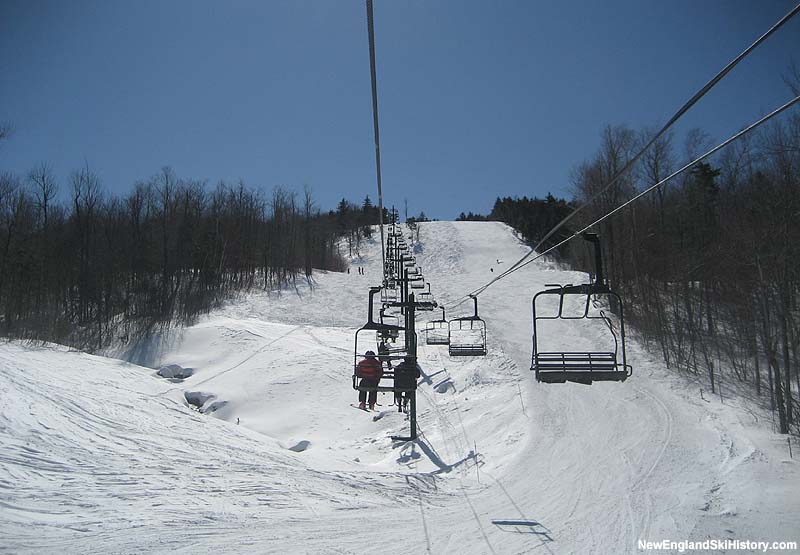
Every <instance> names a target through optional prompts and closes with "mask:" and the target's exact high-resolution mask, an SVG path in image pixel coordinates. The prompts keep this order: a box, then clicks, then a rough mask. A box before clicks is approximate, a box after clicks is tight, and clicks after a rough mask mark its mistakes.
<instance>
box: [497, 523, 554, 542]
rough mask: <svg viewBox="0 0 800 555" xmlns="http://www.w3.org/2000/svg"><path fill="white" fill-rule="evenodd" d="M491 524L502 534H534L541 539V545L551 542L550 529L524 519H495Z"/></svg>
mask: <svg viewBox="0 0 800 555" xmlns="http://www.w3.org/2000/svg"><path fill="white" fill-rule="evenodd" d="M492 524H494V525H495V526H497V528H499V529H500V530H502V531H503V532H510V533H512V534H535V535H537V536H541V537H542V543H544V542H551V541H553V538H552V537H551V536H550V533H551V532H550V529H549V528H547V526H545V525H544V524H542V523H541V522H536V521H535V520H526V519H509V520H505V519H497V520H492Z"/></svg>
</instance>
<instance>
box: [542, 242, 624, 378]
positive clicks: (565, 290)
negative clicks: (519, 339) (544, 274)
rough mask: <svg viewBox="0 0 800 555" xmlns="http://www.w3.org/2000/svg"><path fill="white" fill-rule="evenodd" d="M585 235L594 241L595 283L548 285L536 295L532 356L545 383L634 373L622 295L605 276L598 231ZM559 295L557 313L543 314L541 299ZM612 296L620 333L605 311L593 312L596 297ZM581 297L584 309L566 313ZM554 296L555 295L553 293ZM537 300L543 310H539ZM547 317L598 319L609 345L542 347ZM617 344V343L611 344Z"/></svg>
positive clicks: (586, 320)
mask: <svg viewBox="0 0 800 555" xmlns="http://www.w3.org/2000/svg"><path fill="white" fill-rule="evenodd" d="M584 239H586V240H587V241H590V242H592V243H594V247H595V267H596V278H595V281H594V283H589V284H583V285H564V286H562V285H546V287H548V288H549V289H545V290H544V291H540V292H539V293H537V294H536V295H534V297H533V300H532V302H531V304H532V310H533V355H532V357H531V370H533V371H534V372H535V373H536V380H537V381H539V382H544V383H565V382H573V383H581V384H587V385H589V384H591V383H592V382H597V381H619V382H621V381H625V380H626V379H627V378H628V377H630V375H631V373H632V368H631V366H630V365H629V364H628V363H627V358H626V354H625V320H624V316H623V310H622V299H620V297H619V295H618V294H617V293H615V292H614V291H612V290H611V289H610V288H609V287H608V284H607V283H606V282H605V279H604V277H603V266H602V255H601V251H600V242H599V239H598V238H597V235H596V234H594V233H585V234H584ZM553 295H555V296H557V300H558V305H557V310H556V311H555V313H549V314H546V315H545V314H542V313H541V303H542V302H543V301H544V300H547V298H548V296H553ZM603 296H605V297H606V298H607V300H608V303H609V306H613V307H615V308H616V309H617V310H618V312H619V335H618V334H617V332H616V331H615V330H614V325H613V322H612V320H611V318H609V317H608V316H607V315H606V314H605V312H604V311H602V310H600V311H598V313H597V314H593V313H590V308H591V300H592V297H603ZM576 297H577V298H581V297H582V298H581V301H583V302H582V304H581V305H580V306H581V310H579V311H578V312H577V313H573V314H571V315H570V314H567V313H565V301H566V304H567V305H571V304H573V303H571V302H570V299H571V298H576ZM551 299H552V297H551ZM537 304H539V306H540V311H539V312H538V313H537ZM545 320H551V321H553V320H564V321H572V322H573V323H575V322H576V321H584V322H587V323H589V324H592V323H596V324H597V327H598V328H601V329H605V330H606V335H607V340H608V341H607V345H606V348H604V349H598V350H591V351H589V350H583V351H569V350H547V351H545V350H542V340H543V339H547V338H543V337H542V331H541V324H542V323H543V322H544V321H545ZM612 344H613V347H611V345H612Z"/></svg>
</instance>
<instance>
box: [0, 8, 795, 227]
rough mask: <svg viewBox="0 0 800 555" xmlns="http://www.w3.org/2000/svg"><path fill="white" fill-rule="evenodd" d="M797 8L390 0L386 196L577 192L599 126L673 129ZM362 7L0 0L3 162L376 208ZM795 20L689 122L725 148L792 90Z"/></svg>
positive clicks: (116, 187)
mask: <svg viewBox="0 0 800 555" xmlns="http://www.w3.org/2000/svg"><path fill="white" fill-rule="evenodd" d="M793 5H794V2H793V1H782V0H763V1H760V0H725V1H711V0H705V1H696V0H692V1H686V0H679V1H675V0H670V1H667V2H664V1H643V0H619V1H618V0H614V1H599V0H597V1H588V2H571V3H567V2H544V1H538V0H537V1H534V0H529V1H510V0H504V1H502V2H497V1H489V0H486V1H482V2H476V1H465V2H462V1H444V0H442V1H427V0H426V1H422V0H415V1H408V2H401V1H396V0H376V5H375V29H376V43H377V44H376V51H377V62H378V80H379V83H378V87H379V95H380V98H379V102H380V118H381V139H382V158H383V178H384V187H385V195H386V199H387V204H391V203H392V202H394V203H396V204H397V205H402V202H403V199H404V198H408V199H409V212H412V213H414V214H416V213H418V212H419V211H420V210H424V211H425V212H426V213H427V214H428V215H429V216H432V217H437V218H440V219H451V218H454V217H455V216H457V215H458V213H459V212H461V211H470V210H471V211H477V212H484V213H486V212H488V211H489V210H490V209H491V206H492V204H493V201H494V199H495V197H497V196H505V195H511V196H515V195H519V196H522V195H528V196H534V195H538V196H543V195H545V194H546V193H547V192H548V191H552V192H553V193H554V194H560V195H564V196H567V195H568V194H569V188H570V187H569V175H570V172H571V170H572V168H573V167H574V166H575V165H576V164H577V163H578V162H580V161H582V160H584V159H586V158H588V157H590V156H592V154H593V153H594V152H595V150H596V149H597V146H598V144H599V133H600V130H601V128H602V127H603V126H604V125H605V124H608V123H622V124H627V125H630V126H632V127H640V126H643V125H653V124H656V123H658V122H663V121H665V120H666V118H668V117H669V116H670V115H671V114H672V112H674V110H675V109H676V108H677V106H679V105H680V104H681V103H683V102H684V101H685V100H686V99H687V98H688V97H689V96H690V95H691V94H693V93H694V92H695V91H696V90H697V89H698V88H699V87H700V86H701V85H702V84H704V83H705V81H707V80H708V79H709V78H710V77H711V76H712V75H713V74H714V73H715V72H716V71H718V70H719V69H720V68H721V67H722V66H723V65H724V64H726V63H727V62H728V61H730V60H731V59H732V58H733V57H734V56H735V55H736V54H738V53H739V52H740V51H741V50H742V49H743V48H744V47H746V46H747V45H749V44H750V43H751V42H752V41H753V40H755V38H757V37H758V36H759V35H761V34H762V33H763V32H764V31H766V29H768V28H769V27H770V26H771V25H772V24H773V23H774V22H775V21H777V20H778V19H779V18H780V17H781V16H783V15H784V14H785V13H786V12H788V11H789V10H790V9H791V7H792V6H793ZM366 27H367V26H366V16H365V6H364V2H363V1H362V0H357V1H356V0H353V1H351V0H341V1H333V0H319V1H280V2H279V1H271V0H258V1H247V2H246V1H241V0H236V1H231V2H222V1H219V2H209V1H205V0H194V1H177V0H170V1H150V0H135V1H134V0H128V1H125V2H121V1H100V0H97V1H91V2H90V1H84V0H74V1H60V0H58V1H57V0H53V1H49V2H42V1H36V0H23V1H15V0H0V121H8V122H11V123H12V124H13V126H14V134H13V136H12V137H11V139H10V141H8V142H7V143H5V144H4V145H3V146H2V147H0V171H12V172H15V173H20V174H22V173H26V172H27V170H28V169H29V168H30V167H31V166H32V165H33V164H35V163H36V162H39V161H46V162H49V163H50V164H52V166H53V169H54V171H55V174H56V176H57V178H58V181H59V183H60V185H61V187H62V188H63V189H66V188H67V177H68V175H69V173H70V172H71V171H72V170H74V169H76V168H77V167H79V166H81V165H82V164H83V163H84V161H86V162H88V164H89V165H90V167H92V168H93V169H94V170H95V171H97V172H98V174H99V175H100V177H101V179H102V181H103V184H104V186H105V187H106V188H107V189H108V190H110V191H113V192H119V193H124V192H127V191H129V190H130V188H131V187H132V185H133V183H134V182H136V181H137V180H144V179H147V178H149V177H150V176H152V175H154V174H155V173H156V172H158V170H159V168H161V167H162V166H164V165H169V166H172V167H173V168H174V169H175V170H176V172H177V173H178V174H179V175H180V176H184V177H192V178H201V179H206V180H208V182H209V183H210V184H214V183H215V182H216V181H218V180H220V179H225V180H238V179H239V178H241V179H244V180H245V182H247V183H248V184H251V185H254V186H261V187H263V188H264V189H266V190H271V189H272V187H273V186H275V185H284V186H287V187H289V188H293V189H296V190H298V191H301V190H302V188H303V186H305V185H308V186H309V187H311V188H312V190H313V192H314V195H315V197H316V198H317V200H318V202H319V204H320V206H321V207H323V208H326V209H327V208H332V207H334V206H335V204H336V202H337V200H338V199H340V198H342V197H347V198H348V199H352V200H358V201H360V200H361V199H363V198H364V196H366V195H367V194H369V195H370V197H371V198H372V199H373V200H374V199H375V198H376V193H375V175H374V173H375V170H374V151H373V146H372V119H371V118H372V115H371V100H370V82H369V57H368V50H367V31H366ZM793 54H794V56H795V60H796V62H797V63H798V64H800V16H797V17H796V18H795V19H794V20H793V21H791V22H790V23H789V24H788V25H787V26H785V27H784V28H783V29H782V30H781V31H780V32H779V34H778V35H776V36H774V37H773V38H771V39H770V40H769V41H768V42H767V43H766V44H765V45H763V46H762V47H761V48H759V49H758V50H757V51H756V52H755V53H754V54H753V55H752V56H750V57H749V58H748V59H747V60H746V61H745V62H743V63H742V64H740V66H739V67H738V68H737V69H736V70H735V72H734V73H733V74H731V75H730V76H728V77H727V78H726V79H725V80H724V81H723V82H722V83H721V84H720V85H719V86H718V88H717V89H715V90H714V91H713V92H712V94H710V95H708V96H707V97H706V98H705V99H704V100H703V101H702V103H701V105H699V106H698V107H696V108H695V109H693V110H692V111H690V112H689V113H688V114H687V116H686V117H685V119H684V120H683V121H684V123H681V125H680V126H679V128H678V131H679V133H680V132H685V131H686V130H687V129H688V128H690V127H701V128H703V129H705V130H706V131H707V132H708V133H709V134H710V135H712V136H713V137H714V138H716V139H720V140H721V139H724V138H726V137H727V135H729V134H730V133H732V132H734V131H736V130H738V129H739V128H741V127H742V126H743V125H745V124H746V123H749V122H751V121H752V120H753V119H755V118H756V117H758V116H759V115H762V114H763V113H765V112H766V111H768V110H771V109H772V108H774V107H776V106H778V105H780V104H782V103H783V102H785V101H786V100H788V99H789V98H790V96H791V95H790V92H789V91H788V89H787V88H786V87H785V85H784V84H783V83H782V80H781V73H782V72H784V71H785V69H786V67H787V65H788V63H789V61H790V60H791V58H792V55H793Z"/></svg>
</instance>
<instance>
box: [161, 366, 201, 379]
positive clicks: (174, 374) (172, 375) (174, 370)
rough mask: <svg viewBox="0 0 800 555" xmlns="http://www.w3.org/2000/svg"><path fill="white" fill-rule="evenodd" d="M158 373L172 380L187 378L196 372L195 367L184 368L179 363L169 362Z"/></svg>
mask: <svg viewBox="0 0 800 555" xmlns="http://www.w3.org/2000/svg"><path fill="white" fill-rule="evenodd" d="M157 373H158V375H159V376H161V377H162V378H167V379H170V380H185V379H186V378H189V377H191V376H192V375H193V374H194V368H184V367H182V366H180V365H178V364H168V365H167V366H162V367H161V368H159V369H158V372H157Z"/></svg>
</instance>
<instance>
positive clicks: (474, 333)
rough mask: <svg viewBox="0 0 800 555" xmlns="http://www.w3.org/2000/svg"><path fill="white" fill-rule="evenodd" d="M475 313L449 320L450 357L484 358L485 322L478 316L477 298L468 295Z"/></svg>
mask: <svg viewBox="0 0 800 555" xmlns="http://www.w3.org/2000/svg"><path fill="white" fill-rule="evenodd" d="M470 297H471V298H472V301H473V303H474V307H475V311H474V313H473V315H472V316H462V317H461V318H454V319H452V320H450V322H449V323H448V325H447V331H448V344H449V353H450V356H452V357H455V356H468V357H479V356H486V322H484V321H483V320H482V319H481V318H480V316H478V298H477V297H476V296H474V295H470Z"/></svg>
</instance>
